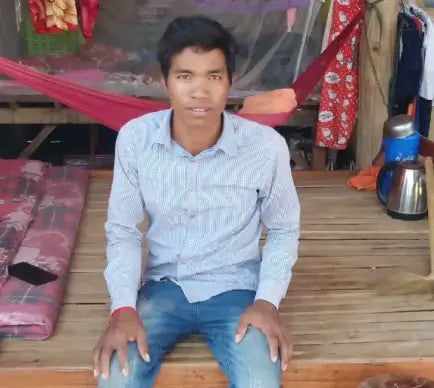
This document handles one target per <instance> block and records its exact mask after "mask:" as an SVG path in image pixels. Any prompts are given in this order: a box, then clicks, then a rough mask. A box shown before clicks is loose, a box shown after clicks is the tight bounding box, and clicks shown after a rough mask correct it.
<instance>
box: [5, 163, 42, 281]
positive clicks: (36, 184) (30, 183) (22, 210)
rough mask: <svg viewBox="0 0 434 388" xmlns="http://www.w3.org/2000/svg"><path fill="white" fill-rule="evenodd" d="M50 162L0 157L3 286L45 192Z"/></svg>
mask: <svg viewBox="0 0 434 388" xmlns="http://www.w3.org/2000/svg"><path fill="white" fill-rule="evenodd" d="M47 168H48V165H47V164H46V163H43V162H39V161H34V160H4V159H0V288H1V287H2V285H3V284H4V282H5V281H6V278H7V266H8V264H9V263H10V262H11V260H12V259H13V258H14V257H15V255H16V254H17V251H18V248H19V246H20V244H21V242H22V240H23V238H24V235H25V233H26V231H27V228H28V226H29V224H30V222H31V221H32V220H33V217H34V215H35V210H36V209H37V206H38V204H39V202H40V200H41V199H42V196H43V194H44V180H43V177H44V173H45V172H46V170H47Z"/></svg>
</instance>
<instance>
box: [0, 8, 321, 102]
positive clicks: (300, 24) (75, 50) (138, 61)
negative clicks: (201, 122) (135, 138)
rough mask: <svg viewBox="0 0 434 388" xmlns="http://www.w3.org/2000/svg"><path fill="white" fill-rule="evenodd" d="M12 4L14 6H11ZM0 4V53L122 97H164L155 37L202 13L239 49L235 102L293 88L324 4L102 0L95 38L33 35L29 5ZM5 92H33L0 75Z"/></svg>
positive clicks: (317, 38)
mask: <svg viewBox="0 0 434 388" xmlns="http://www.w3.org/2000/svg"><path fill="white" fill-rule="evenodd" d="M14 2H15V3H14ZM14 2H12V1H10V2H1V3H2V4H0V38H1V39H0V41H1V43H0V55H2V56H5V57H7V58H12V59H15V60H19V61H20V62H21V63H24V64H28V65H31V66H34V67H37V68H38V69H41V70H44V71H46V72H48V73H50V74H57V75H59V76H62V77H65V78H67V79H71V80H74V81H79V82H83V83H86V84H89V85H93V86H100V87H105V88H106V89H108V90H113V91H116V92H119V93H123V94H128V95H135V96H148V97H154V98H161V97H163V96H164V93H163V90H162V88H161V87H160V75H159V74H160V71H159V66H158V63H157V61H156V56H155V55H156V48H157V43H158V39H159V37H160V36H161V34H162V33H163V31H164V29H165V28H166V26H167V24H168V23H169V22H170V21H171V20H173V19H174V18H176V17H178V16H184V15H194V14H201V15H205V16H209V17H212V18H214V19H216V20H218V21H219V22H220V23H222V24H223V25H224V26H225V27H227V28H228V29H229V30H230V31H231V32H232V33H233V34H234V35H235V37H236V39H237V42H238V44H239V53H238V57H237V69H236V73H237V81H236V83H235V85H234V88H233V90H232V96H233V97H244V96H245V95H248V94H253V93H255V92H259V91H263V90H270V89H276V88H281V87H286V86H288V85H290V84H291V83H292V82H293V81H294V80H295V79H296V78H297V77H298V75H299V74H300V73H302V72H303V71H304V70H305V69H306V67H307V66H308V65H309V64H310V63H312V61H313V60H314V59H315V58H316V57H318V55H319V54H320V51H321V46H322V40H323V33H324V27H325V22H326V15H327V10H326V8H327V2H324V1H321V0H268V1H265V0H242V1H241V0H122V1H119V0H103V1H101V3H100V7H99V12H98V18H97V21H96V24H95V29H94V32H93V37H92V39H89V40H86V39H84V38H83V37H82V36H81V34H80V33H79V32H65V33H62V34H60V35H51V34H45V35H40V34H36V33H35V32H34V30H33V28H32V23H31V20H30V13H29V2H28V0H14ZM0 87H1V89H2V94H24V93H26V94H28V93H37V92H35V91H30V90H29V89H27V88H25V87H23V86H20V85H19V84H18V83H16V82H15V81H11V80H9V79H7V77H3V76H1V84H0Z"/></svg>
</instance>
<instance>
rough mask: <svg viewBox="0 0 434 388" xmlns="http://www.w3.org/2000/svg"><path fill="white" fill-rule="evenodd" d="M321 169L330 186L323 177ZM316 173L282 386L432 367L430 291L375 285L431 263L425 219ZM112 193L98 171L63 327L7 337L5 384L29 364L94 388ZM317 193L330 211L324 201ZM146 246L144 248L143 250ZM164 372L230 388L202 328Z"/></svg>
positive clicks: (43, 373)
mask: <svg viewBox="0 0 434 388" xmlns="http://www.w3.org/2000/svg"><path fill="white" fill-rule="evenodd" d="M317 178H318V179H319V180H323V182H324V183H327V179H324V175H317ZM309 179H310V180H308V181H307V182H308V185H305V186H304V187H303V188H301V196H300V198H301V201H302V203H303V205H302V206H306V210H305V211H304V213H305V214H306V217H304V219H303V224H302V229H304V231H303V234H302V240H301V241H300V258H299V260H298V262H297V263H296V265H295V266H294V270H293V281H292V282H291V286H290V290H289V292H288V294H287V295H286V297H285V298H284V300H283V301H282V304H281V308H280V314H281V319H282V321H283V323H284V324H285V325H286V327H287V330H288V333H290V335H291V336H292V338H293V340H294V343H295V347H294V361H293V363H292V366H291V368H292V369H291V370H290V372H288V374H285V376H284V384H283V386H291V387H294V386H300V388H301V387H303V388H304V387H317V388H325V387H328V386H330V387H340V386H342V387H350V386H351V387H353V386H355V385H356V384H358V383H359V382H360V381H361V380H362V379H363V378H364V376H365V375H364V374H363V373H365V372H364V371H365V370H366V369H365V368H366V367H367V365H370V364H369V363H370V362H374V366H372V368H371V367H370V368H371V369H369V371H370V372H372V371H379V370H383V369H381V367H384V370H390V369H388V368H392V366H393V365H399V366H398V368H402V369H401V370H415V371H424V367H426V366H427V365H428V366H430V367H431V364H429V363H427V361H429V360H434V300H433V299H432V296H430V295H422V296H417V295H413V296H378V295H376V293H375V291H374V290H373V289H371V286H370V279H371V278H372V277H374V276H376V274H377V273H378V272H379V271H380V270H381V271H406V272H408V271H411V272H415V273H425V272H426V271H427V270H428V261H429V260H428V259H429V245H428V240H427V226H426V221H425V223H424V222H421V223H400V222H398V221H396V220H392V219H389V218H388V217H387V216H385V215H383V214H381V212H378V211H377V210H375V209H373V204H374V203H375V201H374V199H373V198H372V195H371V194H372V193H360V194H361V197H362V199H360V200H358V199H357V198H356V196H355V195H354V194H355V193H354V192H353V191H346V189H345V187H344V185H343V184H344V181H345V179H346V178H345V176H339V179H338V178H337V177H336V175H335V176H334V179H335V182H334V183H333V184H325V185H318V183H317V182H315V179H312V178H309ZM304 182H306V181H304ZM109 190H110V181H109V180H108V179H105V178H101V179H93V178H92V180H91V183H90V186H89V195H88V206H87V207H86V209H85V212H84V217H83V219H82V223H81V230H80V232H79V235H78V238H77V243H76V247H75V250H74V254H73V261H72V263H71V273H70V276H69V279H68V285H67V289H66V291H65V297H64V300H63V307H62V310H61V314H60V316H59V319H58V323H57V326H56V330H55V333H54V335H53V336H52V337H51V338H50V339H48V340H47V341H43V342H24V341H18V340H16V339H5V340H4V341H2V343H1V344H0V346H1V351H0V386H2V387H3V386H6V387H7V386H8V385H7V384H9V383H10V381H13V384H19V383H25V380H20V379H14V380H10V377H11V374H12V373H14V374H15V375H19V376H21V375H26V373H30V372H29V370H31V371H32V372H31V373H30V374H29V375H27V376H34V378H33V377H32V387H38V386H43V387H46V386H50V384H52V385H51V386H53V387H54V386H56V387H57V386H62V384H63V385H64V386H74V387H75V386H95V380H93V378H92V376H91V371H90V369H91V362H90V354H91V350H92V348H93V346H94V344H95V343H96V341H97V340H98V337H99V335H100V333H101V330H102V328H103V327H104V326H105V324H106V322H107V319H108V316H109V298H108V295H107V290H106V284H105V281H104V277H103V274H102V272H103V269H104V267H105V264H106V262H105V242H104V229H103V224H104V221H105V217H106V206H107V198H108V194H109ZM347 195H349V197H348V196H347ZM311 197H312V198H311ZM322 197H324V198H325V199H321V198H322ZM348 198H350V199H351V200H348ZM317 201H319V202H320V203H322V204H323V206H327V209H323V210H324V211H319V210H321V209H317V208H315V206H314V205H313V204H315V203H316V202H317ZM352 203H353V204H354V206H351V204H352ZM311 207H313V210H312V209H311ZM341 208H342V209H343V210H341ZM345 209H346V211H345ZM317 211H318V216H316V215H315V212H317ZM383 223H384V224H383ZM382 226H383V228H384V230H383V231H381V228H382ZM322 228H328V229H329V232H325V231H322ZM358 228H359V229H360V230H359V231H358V230H357V229H358ZM370 228H372V229H373V232H372V233H370ZM415 230H416V231H415ZM378 234H380V237H379V236H378ZM326 235H327V236H328V237H327V238H326V239H322V238H323V237H324V236H326ZM363 236H364V237H363ZM262 244H263V240H261V245H262ZM143 249H144V257H146V254H147V251H146V247H144V248H143ZM349 252H351V254H349ZM78 338H80V341H78V340H77V339H78ZM65 349H68V351H67V352H65ZM403 360H405V362H403ZM415 360H423V361H425V362H421V363H416V362H415ZM408 362H410V363H411V364H409V365H411V367H408V365H407V363H408ZM433 362H434V361H433ZM307 365H309V367H307ZM325 365H327V366H331V367H333V365H335V367H336V368H338V369H336V370H337V372H335V374H333V373H332V374H327V373H328V372H326V371H324V369H323V368H324V366H325ZM421 365H422V366H421ZM350 366H354V369H348V368H349V367H350ZM377 366H378V368H379V369H376V368H377ZM346 368H347V369H346ZM406 368H407V369H406ZM412 368H413V369H412ZM396 370H398V369H396ZM17 371H20V373H18V374H17V373H16V372H17ZM73 371H74V372H73ZM307 371H308V372H309V373H308V372H307ZM350 372H351V373H350ZM430 373H431V370H430ZM322 374H324V375H327V376H329V377H322ZM197 376H200V379H199V380H197V379H196V378H197ZM28 378H29V377H27V379H28ZM38 379H40V380H38ZM38 381H40V382H41V384H39V383H38ZM159 381H160V382H159V383H158V384H160V385H157V386H165V387H166V386H168V387H170V386H173V387H175V386H177V387H179V386H181V387H189V386H193V384H195V386H197V385H198V384H200V385H201V386H207V387H208V386H209V387H213V386H215V387H223V386H226V385H225V384H226V380H225V378H224V376H223V375H222V374H221V372H220V371H219V370H218V366H217V363H216V361H215V360H214V359H213V357H212V354H211V352H210V351H209V350H208V348H207V347H206V344H205V343H204V341H203V340H202V339H200V338H199V337H197V336H193V337H190V338H189V339H187V340H186V341H184V342H183V343H181V344H179V346H178V347H177V348H176V349H175V351H174V352H172V353H171V354H170V355H169V356H168V357H167V360H166V361H165V363H164V366H163V369H162V372H161V375H160V376H159ZM5 382H6V383H5ZM180 382H182V383H180ZM172 383H173V384H172ZM175 383H176V384H175ZM80 384H81V385H80ZM189 384H190V385H189ZM294 384H295V385H294ZM16 386H24V387H25V385H16Z"/></svg>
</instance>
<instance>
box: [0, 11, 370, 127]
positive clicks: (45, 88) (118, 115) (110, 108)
mask: <svg viewBox="0 0 434 388" xmlns="http://www.w3.org/2000/svg"><path fill="white" fill-rule="evenodd" d="M362 16H363V13H362V12H360V13H359V14H358V15H357V16H356V17H354V20H353V21H352V22H351V23H349V24H348V26H347V27H346V28H345V29H344V30H343V31H342V33H341V34H340V35H339V37H338V38H336V40H335V41H334V42H333V43H332V44H331V45H329V47H328V48H327V49H326V50H325V51H324V52H323V53H322V54H321V55H320V56H319V57H318V58H317V59H316V60H315V61H314V62H313V63H312V64H311V65H310V66H309V67H308V68H307V69H306V71H304V72H303V74H301V75H300V77H299V78H298V79H297V80H296V81H295V82H294V84H293V85H292V88H293V89H294V91H295V94H296V97H297V104H298V106H300V105H301V104H303V102H304V101H305V100H306V98H307V97H308V96H309V94H310V93H311V92H312V90H313V88H314V87H315V85H316V84H317V83H318V82H319V80H320V79H321V77H322V75H323V74H324V72H325V70H326V68H327V66H328V64H329V63H330V61H331V60H332V59H333V58H334V57H335V56H336V53H337V52H338V51H339V48H340V47H341V46H342V44H343V43H344V42H345V41H346V40H347V38H348V37H349V35H350V34H351V32H352V30H353V28H354V26H355V25H356V24H357V23H358V22H359V21H360V20H361V18H362ZM0 72H1V73H4V74H6V75H7V76H9V77H12V78H14V79H15V80H17V81H19V82H21V83H22V84H24V85H28V86H30V87H32V88H33V89H36V90H38V91H39V92H41V93H43V94H45V95H47V96H49V97H51V98H52V99H53V100H55V101H58V102H60V103H62V104H65V105H67V106H69V107H71V108H73V109H75V110H77V111H79V112H81V113H84V114H86V115H88V116H89V117H90V118H92V119H94V120H96V121H98V122H99V123H101V124H103V125H105V126H107V127H109V128H112V129H114V130H119V129H120V128H121V127H122V126H123V125H124V124H125V123H126V122H127V121H129V120H131V119H133V118H135V117H138V116H140V115H143V114H145V113H149V112H154V111H157V110H161V109H165V108H168V107H169V105H168V104H167V103H164V102H156V101H151V100H146V99H139V98H135V97H127V96H124V95H120V94H114V93H109V92H106V91H104V90H102V89H96V88H91V87H88V86H85V85H82V84H79V83H76V82H72V81H69V80H66V79H62V78H60V77H56V76H51V75H48V74H46V73H43V72H40V71H38V70H36V69H33V68H30V67H28V66H24V65H20V64H18V63H16V62H13V61H10V60H8V59H5V58H1V57H0ZM294 111H295V109H293V110H292V111H290V112H282V113H275V114H251V113H249V114H240V116H242V117H245V118H247V119H250V120H252V121H256V122H258V123H261V124H265V125H269V126H273V127H274V126H277V125H281V124H284V123H286V122H287V121H288V119H289V117H290V116H291V115H292V114H293V112H294Z"/></svg>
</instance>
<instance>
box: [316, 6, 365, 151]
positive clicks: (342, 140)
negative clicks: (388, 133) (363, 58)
mask: <svg viewBox="0 0 434 388" xmlns="http://www.w3.org/2000/svg"><path fill="white" fill-rule="evenodd" d="M364 9H365V0H344V1H340V0H339V1H335V3H334V5H333V16H332V27H331V31H330V38H329V44H330V42H332V41H333V40H334V39H335V38H336V36H338V34H339V33H340V32H341V31H342V30H343V29H344V28H345V27H346V26H347V25H348V23H349V22H350V20H352V21H354V19H355V18H357V15H359V14H360V12H363V11H364ZM361 32H362V28H361V23H357V26H356V27H355V28H354V30H353V31H352V33H351V35H350V37H349V38H348V40H347V41H346V42H345V44H344V45H343V47H342V48H341V49H340V50H339V52H338V53H337V55H336V59H335V60H334V61H333V62H332V63H331V64H330V66H329V67H328V69H327V72H326V73H325V76H324V81H323V82H324V84H323V88H322V91H321V105H320V110H319V116H318V124H317V130H316V144H317V145H318V146H321V147H327V148H331V149H336V150H341V149H345V148H346V146H347V142H348V140H349V138H350V136H351V133H352V130H353V127H354V124H355V121H356V118H357V107H358V97H359V68H358V63H357V58H358V51H359V42H360V37H361Z"/></svg>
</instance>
